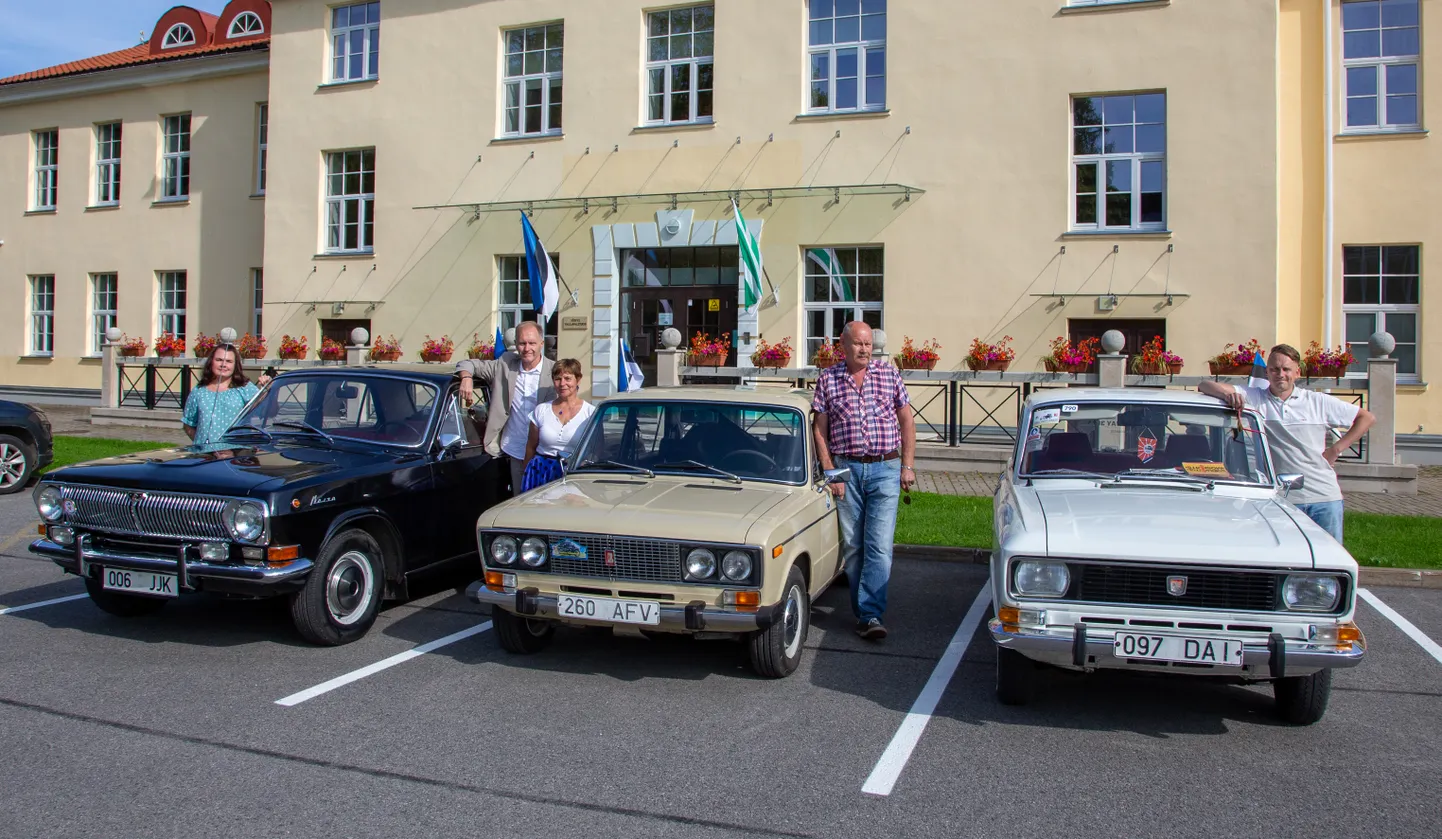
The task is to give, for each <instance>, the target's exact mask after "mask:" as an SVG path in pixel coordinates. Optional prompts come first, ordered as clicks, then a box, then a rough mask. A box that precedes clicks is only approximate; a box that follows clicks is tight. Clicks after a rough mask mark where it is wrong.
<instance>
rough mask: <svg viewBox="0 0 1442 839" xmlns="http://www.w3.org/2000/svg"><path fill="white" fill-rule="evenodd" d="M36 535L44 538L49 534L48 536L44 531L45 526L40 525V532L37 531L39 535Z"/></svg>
mask: <svg viewBox="0 0 1442 839" xmlns="http://www.w3.org/2000/svg"><path fill="white" fill-rule="evenodd" d="M37 535H39V536H46V535H49V534H48V533H46V531H45V525H43V524H42V525H40V531H39V533H38V534H37Z"/></svg>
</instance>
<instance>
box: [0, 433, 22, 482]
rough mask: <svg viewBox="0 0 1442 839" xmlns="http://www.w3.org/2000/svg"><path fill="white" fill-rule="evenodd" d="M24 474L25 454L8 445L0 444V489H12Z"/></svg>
mask: <svg viewBox="0 0 1442 839" xmlns="http://www.w3.org/2000/svg"><path fill="white" fill-rule="evenodd" d="M24 474H25V453H24V452H22V451H20V449H19V448H18V447H16V446H12V445H10V444H9V443H0V487H12V486H15V484H17V483H19V482H20V478H21V476H22V475H24Z"/></svg>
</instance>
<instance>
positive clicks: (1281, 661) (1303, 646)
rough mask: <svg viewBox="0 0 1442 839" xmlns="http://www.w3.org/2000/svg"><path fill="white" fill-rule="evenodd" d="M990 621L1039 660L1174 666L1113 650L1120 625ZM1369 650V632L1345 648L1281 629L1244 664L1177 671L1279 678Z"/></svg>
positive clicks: (1001, 642)
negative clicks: (1015, 625) (1081, 628)
mask: <svg viewBox="0 0 1442 839" xmlns="http://www.w3.org/2000/svg"><path fill="white" fill-rule="evenodd" d="M988 626H989V627H990V629H991V640H993V641H995V642H996V644H997V646H999V647H1006V648H1007V649H1009V650H1016V651H1017V652H1019V653H1021V654H1022V655H1024V656H1026V657H1027V658H1029V659H1032V660H1033V661H1040V662H1043V663H1045V664H1052V665H1055V666H1057V667H1064V668H1067V669H1070V670H1093V669H1097V668H1102V669H1129V670H1150V671H1153V672H1155V671H1157V670H1161V669H1171V668H1170V667H1169V666H1168V664H1167V663H1166V662H1157V663H1156V664H1150V663H1144V662H1138V661H1136V660H1135V659H1127V658H1119V657H1117V656H1116V655H1114V654H1113V652H1112V642H1113V640H1114V638H1115V634H1116V632H1115V630H1114V629H1103V628H1100V627H1096V628H1093V627H1090V626H1088V627H1087V631H1086V632H1085V634H1083V635H1082V636H1081V637H1080V638H1079V637H1078V633H1077V630H1075V629H1072V628H1068V627H1053V628H1041V627H1023V628H1021V629H1018V630H1014V631H1012V632H1007V631H1006V630H1004V629H1002V624H1001V621H999V620H997V619H996V618H992V619H991V621H990V622H989V623H988ZM1093 630H1094V631H1093ZM1148 631H1150V630H1148ZM1168 634H1172V635H1176V634H1180V633H1176V632H1171V633H1168ZM1207 634H1208V633H1206V632H1197V633H1188V635H1189V637H1205V636H1206V635H1207ZM1366 651H1367V641H1366V639H1365V638H1363V639H1361V640H1359V641H1358V642H1357V643H1354V644H1352V647H1351V649H1348V650H1339V649H1337V648H1336V647H1334V646H1330V645H1322V644H1313V643H1311V642H1309V641H1302V640H1297V639H1284V638H1282V636H1281V635H1273V636H1271V638H1270V639H1268V640H1259V641H1257V642H1255V643H1245V644H1244V646H1243V652H1242V666H1241V667H1214V668H1211V669H1203V668H1197V667H1184V668H1183V669H1175V670H1173V672H1177V673H1187V674H1192V675H1197V674H1203V675H1216V676H1228V675H1236V676H1243V677H1246V678H1252V679H1265V678H1272V679H1279V678H1282V677H1283V676H1305V675H1307V674H1309V673H1315V672H1316V671H1318V670H1325V669H1328V668H1333V667H1354V666H1356V665H1357V663H1358V662H1360V661H1361V660H1362V656H1363V655H1365V654H1366Z"/></svg>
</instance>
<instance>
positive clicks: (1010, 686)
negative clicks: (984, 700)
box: [996, 647, 1036, 705]
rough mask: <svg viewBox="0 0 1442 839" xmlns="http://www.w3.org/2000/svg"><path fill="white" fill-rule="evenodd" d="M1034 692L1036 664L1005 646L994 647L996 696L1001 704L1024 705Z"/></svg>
mask: <svg viewBox="0 0 1442 839" xmlns="http://www.w3.org/2000/svg"><path fill="white" fill-rule="evenodd" d="M1035 692H1036V664H1035V663H1033V662H1032V660H1031V659H1029V658H1027V657H1026V656H1024V655H1022V654H1021V653H1019V652H1017V651H1016V650H1010V649H1007V648H1006V647H997V648H996V698H997V700H998V701H1000V702H1001V704H1003V705H1025V704H1026V703H1028V702H1030V701H1031V698H1032V695H1033V694H1034V693H1035Z"/></svg>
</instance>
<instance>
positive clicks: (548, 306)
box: [521, 211, 561, 323]
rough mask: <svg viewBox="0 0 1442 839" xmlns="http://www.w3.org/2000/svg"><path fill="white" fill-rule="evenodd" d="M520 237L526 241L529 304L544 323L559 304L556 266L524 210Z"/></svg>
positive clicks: (559, 292) (559, 291) (559, 295)
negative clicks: (529, 291) (529, 282)
mask: <svg viewBox="0 0 1442 839" xmlns="http://www.w3.org/2000/svg"><path fill="white" fill-rule="evenodd" d="M521 238H522V239H523V240H525V243H526V270H527V271H528V272H529V273H530V275H531V305H532V306H533V307H535V310H536V311H537V312H540V313H541V322H542V323H545V322H547V321H549V320H550V319H551V315H554V314H555V313H556V307H557V306H559V305H561V288H560V286H559V285H557V283H556V266H555V265H554V264H552V263H551V256H550V254H548V253H546V246H545V245H542V244H541V239H540V237H538V236H537V235H536V229H535V228H534V227H532V226H531V220H530V219H529V218H526V214H525V212H524V211H522V213H521Z"/></svg>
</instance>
